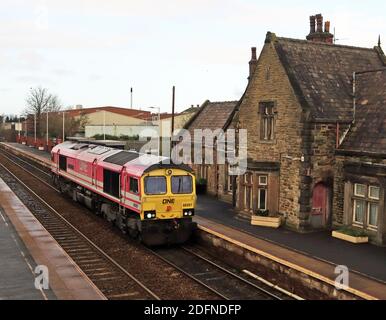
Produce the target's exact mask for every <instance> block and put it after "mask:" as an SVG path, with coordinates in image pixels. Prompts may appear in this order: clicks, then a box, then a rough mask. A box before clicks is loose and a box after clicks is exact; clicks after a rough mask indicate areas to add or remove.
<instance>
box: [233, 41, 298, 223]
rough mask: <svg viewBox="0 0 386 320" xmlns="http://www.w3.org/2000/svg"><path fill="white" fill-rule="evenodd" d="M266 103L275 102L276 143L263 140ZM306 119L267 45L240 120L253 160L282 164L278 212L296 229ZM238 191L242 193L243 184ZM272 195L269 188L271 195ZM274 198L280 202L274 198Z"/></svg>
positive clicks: (248, 90) (272, 52) (288, 82)
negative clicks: (262, 112)
mask: <svg viewBox="0 0 386 320" xmlns="http://www.w3.org/2000/svg"><path fill="white" fill-rule="evenodd" d="M263 101H273V102H274V103H275V116H274V121H275V126H274V127H275V130H274V131H275V136H274V140H273V141H262V140H261V137H260V130H261V128H260V121H261V118H260V114H259V102H263ZM303 118H304V114H303V111H302V108H301V106H300V104H299V102H298V100H297V98H296V95H295V93H294V91H293V89H292V86H291V84H290V81H289V79H288V77H287V74H286V72H285V70H284V68H283V66H282V64H281V62H280V60H279V57H278V55H277V53H276V50H275V48H274V46H273V44H272V43H267V44H265V46H264V48H263V50H262V52H261V55H260V57H259V60H258V63H257V66H256V69H255V72H254V74H253V76H252V77H251V79H250V83H249V86H248V89H247V91H246V93H245V96H244V99H243V101H242V102H241V105H240V108H239V112H238V121H239V126H240V128H241V129H247V130H248V158H249V159H252V160H253V161H263V162H264V161H266V162H277V163H280V165H281V168H280V187H279V189H280V192H279V194H280V196H279V210H278V211H279V212H280V213H281V214H283V215H284V216H287V224H289V225H292V226H294V227H295V228H297V226H298V222H299V221H298V213H299V197H300V189H299V184H300V168H301V162H300V158H301V155H302V150H301V145H302V137H301V132H302V128H303V124H302V119H303ZM296 159H298V160H296ZM239 180H241V179H239ZM238 191H239V192H241V186H240V185H239V188H238ZM270 192H271V190H270V188H269V186H268V193H269V194H270ZM276 192H277V191H276ZM276 197H277V195H276ZM271 199H272V201H276V202H277V201H278V200H277V199H273V197H272V196H271ZM239 202H240V201H239ZM239 207H240V203H239Z"/></svg>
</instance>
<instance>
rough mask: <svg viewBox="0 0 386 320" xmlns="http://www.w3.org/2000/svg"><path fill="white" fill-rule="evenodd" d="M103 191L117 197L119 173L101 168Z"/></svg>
mask: <svg viewBox="0 0 386 320" xmlns="http://www.w3.org/2000/svg"><path fill="white" fill-rule="evenodd" d="M103 191H104V192H106V193H107V194H109V195H111V196H113V197H115V198H119V173H118V172H114V171H110V170H107V169H103Z"/></svg>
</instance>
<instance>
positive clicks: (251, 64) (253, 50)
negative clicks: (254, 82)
mask: <svg viewBox="0 0 386 320" xmlns="http://www.w3.org/2000/svg"><path fill="white" fill-rule="evenodd" d="M251 55H252V56H251V61H249V79H250V78H251V77H252V75H253V73H254V72H255V70H256V66H257V57H256V47H252V48H251Z"/></svg>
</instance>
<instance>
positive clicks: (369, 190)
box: [352, 183, 380, 230]
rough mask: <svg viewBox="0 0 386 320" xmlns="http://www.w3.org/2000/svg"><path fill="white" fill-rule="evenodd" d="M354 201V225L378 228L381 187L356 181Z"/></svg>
mask: <svg viewBox="0 0 386 320" xmlns="http://www.w3.org/2000/svg"><path fill="white" fill-rule="evenodd" d="M352 201H353V225H354V226H358V227H362V228H364V229H373V230H376V229H377V227H378V214H379V201H380V188H379V187H378V186H372V185H365V184H359V183H355V184H354V192H353V197H352Z"/></svg>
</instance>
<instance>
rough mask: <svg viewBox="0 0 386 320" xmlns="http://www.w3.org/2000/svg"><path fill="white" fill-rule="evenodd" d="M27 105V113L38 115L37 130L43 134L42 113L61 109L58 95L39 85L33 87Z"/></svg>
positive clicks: (25, 111)
mask: <svg viewBox="0 0 386 320" xmlns="http://www.w3.org/2000/svg"><path fill="white" fill-rule="evenodd" d="M26 103H27V107H26V108H25V110H24V113H25V114H26V115H28V114H31V115H34V116H36V131H37V132H38V133H40V136H42V135H43V132H42V130H43V128H41V126H40V123H41V122H42V121H43V119H42V114H43V113H45V112H55V111H60V110H61V103H60V101H59V98H58V96H56V95H53V94H51V93H49V92H48V89H46V88H42V87H37V88H31V90H30V92H29V94H28V96H27V99H26Z"/></svg>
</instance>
